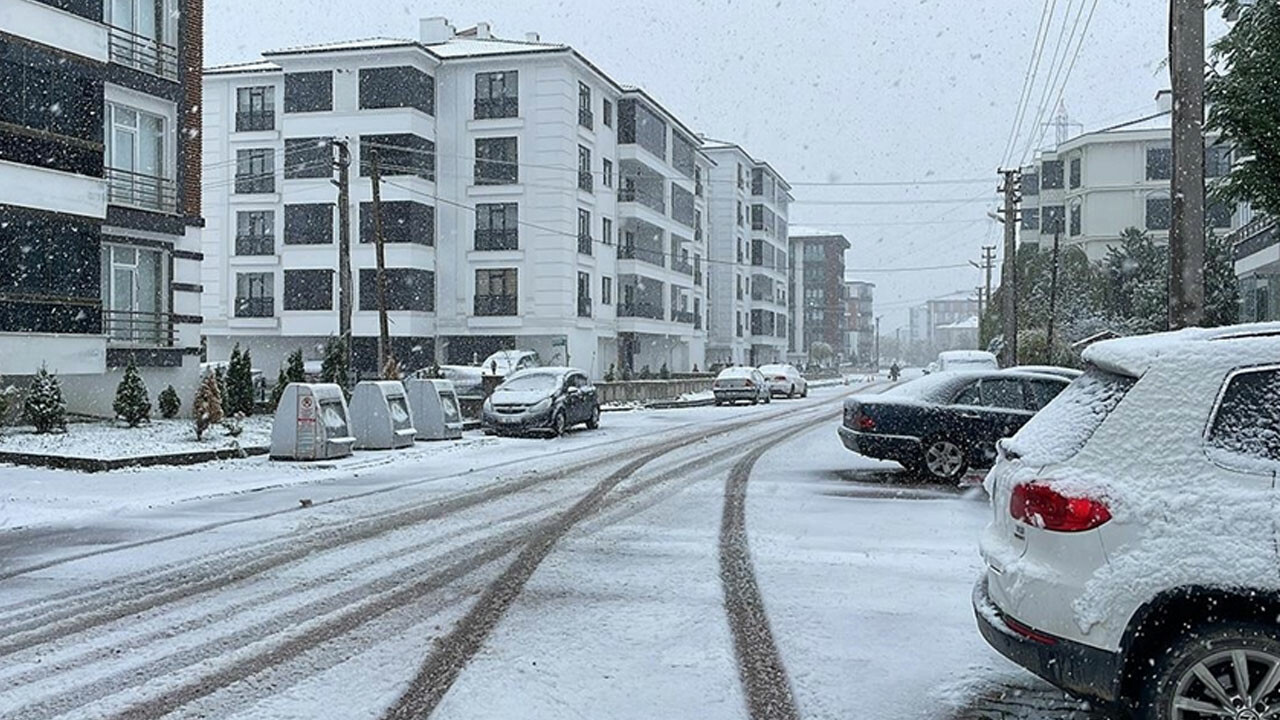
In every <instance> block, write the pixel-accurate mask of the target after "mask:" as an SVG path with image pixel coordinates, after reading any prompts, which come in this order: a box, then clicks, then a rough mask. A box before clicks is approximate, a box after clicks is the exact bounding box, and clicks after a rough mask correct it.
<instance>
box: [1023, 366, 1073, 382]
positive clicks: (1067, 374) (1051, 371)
mask: <svg viewBox="0 0 1280 720" xmlns="http://www.w3.org/2000/svg"><path fill="white" fill-rule="evenodd" d="M1005 369H1006V370H1010V371H1013V372H1033V373H1042V374H1044V375H1058V376H1060V377H1064V378H1066V379H1068V380H1075V379H1076V378H1078V377H1080V376H1081V375H1083V374H1084V371H1083V370H1077V369H1075V368H1069V367H1060V366H1058V365H1015V366H1013V367H1011V368H1005Z"/></svg>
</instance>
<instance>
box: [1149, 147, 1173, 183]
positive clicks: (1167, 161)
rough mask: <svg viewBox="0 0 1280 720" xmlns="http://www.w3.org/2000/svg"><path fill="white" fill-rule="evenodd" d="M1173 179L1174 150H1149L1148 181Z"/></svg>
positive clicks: (1157, 148)
mask: <svg viewBox="0 0 1280 720" xmlns="http://www.w3.org/2000/svg"><path fill="white" fill-rule="evenodd" d="M1171 178H1173V148H1171V147H1169V146H1167V145H1166V146H1155V147H1149V148H1147V179H1148V180H1169V179H1171Z"/></svg>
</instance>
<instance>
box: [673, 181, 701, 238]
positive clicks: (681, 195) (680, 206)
mask: <svg viewBox="0 0 1280 720" xmlns="http://www.w3.org/2000/svg"><path fill="white" fill-rule="evenodd" d="M671 219H672V220H675V221H676V222H678V223H680V224H681V225H684V226H685V227H689V228H691V227H694V223H695V222H696V220H697V218H696V216H695V210H694V204H693V193H691V192H689V191H688V190H685V189H684V188H683V187H680V186H679V185H677V184H676V183H671Z"/></svg>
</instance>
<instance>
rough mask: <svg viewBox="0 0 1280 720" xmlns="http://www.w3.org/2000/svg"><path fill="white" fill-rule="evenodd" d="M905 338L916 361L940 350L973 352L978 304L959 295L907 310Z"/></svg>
mask: <svg viewBox="0 0 1280 720" xmlns="http://www.w3.org/2000/svg"><path fill="white" fill-rule="evenodd" d="M908 337H909V338H910V340H911V343H912V345H913V347H914V348H917V349H919V351H920V353H919V357H921V358H932V357H935V356H936V355H937V354H938V353H940V352H942V351H944V350H973V349H976V347H977V344H978V301H977V299H976V298H974V297H972V296H969V295H966V294H965V293H963V292H960V293H953V294H951V295H945V296H943V297H939V298H934V299H932V300H928V301H926V302H925V303H924V304H922V305H917V306H916V307H913V308H911V311H910V328H909V334H908Z"/></svg>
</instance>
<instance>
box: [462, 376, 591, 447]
mask: <svg viewBox="0 0 1280 720" xmlns="http://www.w3.org/2000/svg"><path fill="white" fill-rule="evenodd" d="M481 419H482V422H483V425H484V429H485V430H486V431H487V432H490V433H497V434H499V435H514V434H519V433H527V432H542V433H548V434H550V435H551V436H552V437H559V436H560V435H562V434H563V433H564V431H565V429H566V428H569V427H572V426H574V425H578V424H585V425H586V426H587V427H588V428H590V429H592V430H594V429H596V428H598V427H600V403H599V401H598V399H597V398H596V389H595V386H593V385H592V384H591V381H590V380H589V379H588V378H587V375H586V373H584V372H582V371H581V370H575V369H573V368H566V367H539V368H531V369H528V370H520V371H519V372H516V373H514V374H512V375H511V376H510V377H508V378H507V379H506V380H504V381H503V383H502V384H501V385H499V386H498V387H497V388H496V389H495V390H494V391H493V395H490V396H489V399H488V400H486V401H485V403H484V410H483V412H482V418H481Z"/></svg>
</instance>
